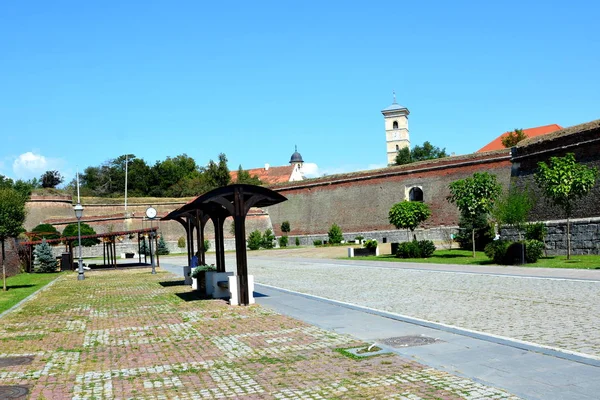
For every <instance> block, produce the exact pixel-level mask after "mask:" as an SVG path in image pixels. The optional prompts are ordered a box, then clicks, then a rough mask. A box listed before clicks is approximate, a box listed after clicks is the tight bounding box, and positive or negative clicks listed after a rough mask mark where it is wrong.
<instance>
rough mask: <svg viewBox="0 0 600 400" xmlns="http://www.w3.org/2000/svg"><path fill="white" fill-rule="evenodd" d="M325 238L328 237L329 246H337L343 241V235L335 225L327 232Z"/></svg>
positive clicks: (340, 229)
mask: <svg viewBox="0 0 600 400" xmlns="http://www.w3.org/2000/svg"><path fill="white" fill-rule="evenodd" d="M327 236H328V237H329V243H330V244H339V243H342V240H344V235H343V234H342V228H340V227H339V226H338V225H337V224H333V225H331V228H329V231H328V232H327Z"/></svg>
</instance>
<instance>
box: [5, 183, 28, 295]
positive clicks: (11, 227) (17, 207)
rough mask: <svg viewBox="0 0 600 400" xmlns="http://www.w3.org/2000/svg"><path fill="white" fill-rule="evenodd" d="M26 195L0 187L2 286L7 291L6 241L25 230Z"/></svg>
mask: <svg viewBox="0 0 600 400" xmlns="http://www.w3.org/2000/svg"><path fill="white" fill-rule="evenodd" d="M25 202H26V197H25V196H23V194H22V193H19V192H17V191H16V190H15V189H13V188H10V187H6V188H0V242H2V287H3V290H4V291H6V263H5V260H6V252H5V249H4V242H5V241H6V239H9V238H14V237H17V236H18V235H19V233H21V232H22V231H23V223H24V222H25V215H26V211H25Z"/></svg>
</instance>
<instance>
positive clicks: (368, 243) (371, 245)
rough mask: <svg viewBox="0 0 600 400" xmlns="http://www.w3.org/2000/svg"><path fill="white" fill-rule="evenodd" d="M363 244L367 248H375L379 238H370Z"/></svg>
mask: <svg viewBox="0 0 600 400" xmlns="http://www.w3.org/2000/svg"><path fill="white" fill-rule="evenodd" d="M363 246H364V247H365V248H366V249H369V250H375V249H376V248H377V240H375V239H368V240H367V241H365V243H364V244H363Z"/></svg>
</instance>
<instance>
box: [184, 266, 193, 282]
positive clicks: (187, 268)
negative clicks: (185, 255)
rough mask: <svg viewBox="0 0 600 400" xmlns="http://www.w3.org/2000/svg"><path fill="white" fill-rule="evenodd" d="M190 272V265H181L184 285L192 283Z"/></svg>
mask: <svg viewBox="0 0 600 400" xmlns="http://www.w3.org/2000/svg"><path fill="white" fill-rule="evenodd" d="M191 273H192V267H190V266H188V265H186V266H184V267H183V284H184V285H191V284H192V277H191V276H190V274H191Z"/></svg>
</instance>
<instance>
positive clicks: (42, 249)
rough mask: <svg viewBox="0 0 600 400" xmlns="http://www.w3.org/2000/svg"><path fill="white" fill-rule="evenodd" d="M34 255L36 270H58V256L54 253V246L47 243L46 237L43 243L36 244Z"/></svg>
mask: <svg viewBox="0 0 600 400" xmlns="http://www.w3.org/2000/svg"><path fill="white" fill-rule="evenodd" d="M33 255H34V257H35V261H34V264H35V271H36V272H56V258H55V257H54V254H53V253H52V248H51V247H50V245H49V244H48V243H46V239H43V240H42V243H40V244H38V245H37V246H35V250H33Z"/></svg>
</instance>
